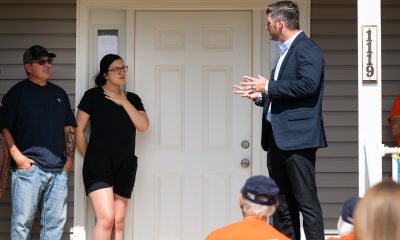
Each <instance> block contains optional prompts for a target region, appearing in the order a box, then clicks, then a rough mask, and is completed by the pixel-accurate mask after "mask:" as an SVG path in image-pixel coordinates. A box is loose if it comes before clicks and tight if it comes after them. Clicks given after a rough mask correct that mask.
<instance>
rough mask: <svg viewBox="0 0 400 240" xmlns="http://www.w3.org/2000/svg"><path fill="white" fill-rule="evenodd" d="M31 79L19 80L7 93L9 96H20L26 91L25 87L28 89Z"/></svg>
mask: <svg viewBox="0 0 400 240" xmlns="http://www.w3.org/2000/svg"><path fill="white" fill-rule="evenodd" d="M28 81H29V80H28V79H24V80H21V81H19V82H17V83H16V84H14V85H13V86H12V87H11V88H10V89H9V90H8V91H7V93H6V96H7V97H10V96H14V95H16V96H18V95H19V93H22V92H23V91H24V89H26V88H27V87H29V82H28Z"/></svg>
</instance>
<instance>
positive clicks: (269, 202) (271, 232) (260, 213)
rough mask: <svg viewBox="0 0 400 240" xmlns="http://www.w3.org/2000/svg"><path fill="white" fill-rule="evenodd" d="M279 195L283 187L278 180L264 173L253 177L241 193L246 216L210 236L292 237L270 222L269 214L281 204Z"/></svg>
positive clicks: (217, 239)
mask: <svg viewBox="0 0 400 240" xmlns="http://www.w3.org/2000/svg"><path fill="white" fill-rule="evenodd" d="M278 198H279V188H278V186H277V185H276V184H275V181H274V180H272V179H271V178H269V177H266V176H262V175H257V176H253V177H251V178H249V179H248V180H247V181H246V183H245V185H244V186H243V188H242V191H241V196H240V208H241V209H242V212H243V217H244V219H243V220H242V221H240V222H236V223H233V224H230V225H228V226H225V227H223V228H220V229H217V230H215V231H213V232H212V233H210V234H209V235H208V236H207V237H206V240H240V239H246V240H288V239H289V238H288V237H286V236H285V235H283V234H282V233H280V232H279V231H278V230H276V229H275V228H273V227H272V226H271V225H269V224H268V217H269V216H271V215H272V214H274V212H275V210H276V209H277V207H278V205H279V201H278Z"/></svg>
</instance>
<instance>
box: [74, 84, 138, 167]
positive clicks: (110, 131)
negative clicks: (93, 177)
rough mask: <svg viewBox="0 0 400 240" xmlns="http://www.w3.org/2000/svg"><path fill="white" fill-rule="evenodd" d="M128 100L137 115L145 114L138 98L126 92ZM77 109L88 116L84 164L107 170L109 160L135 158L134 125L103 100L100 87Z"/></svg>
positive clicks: (120, 111) (107, 101) (112, 103)
mask: <svg viewBox="0 0 400 240" xmlns="http://www.w3.org/2000/svg"><path fill="white" fill-rule="evenodd" d="M127 99H128V101H129V102H130V103H131V104H132V105H133V106H134V107H135V108H136V109H137V110H138V111H145V110H144V107H143V104H142V101H141V99H140V98H139V96H138V95H136V94H134V93H131V92H128V93H127ZM78 108H79V109H80V110H82V111H84V112H85V113H87V114H89V115H90V120H89V121H90V139H89V143H88V147H87V150H86V153H85V163H87V162H93V163H94V162H95V163H96V165H97V166H98V167H101V166H102V165H103V164H104V167H106V164H107V163H106V162H108V161H112V159H113V161H115V159H131V158H133V157H134V154H135V137H136V128H135V125H134V124H133V123H132V121H131V119H130V118H129V115H128V113H127V112H126V111H125V110H124V108H123V107H121V106H118V105H117V104H115V103H114V102H113V101H111V100H109V99H107V98H105V95H104V90H103V88H102V87H95V88H92V89H89V90H88V91H86V92H85V94H84V96H83V98H82V100H81V102H80V103H79V106H78ZM90 165H91V164H90Z"/></svg>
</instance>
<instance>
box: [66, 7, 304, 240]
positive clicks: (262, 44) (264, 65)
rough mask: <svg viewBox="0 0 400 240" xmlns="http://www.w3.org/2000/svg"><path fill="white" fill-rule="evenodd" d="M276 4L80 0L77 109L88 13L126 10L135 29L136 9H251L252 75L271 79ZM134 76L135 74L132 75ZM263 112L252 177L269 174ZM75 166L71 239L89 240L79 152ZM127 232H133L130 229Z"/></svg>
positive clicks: (84, 80) (84, 74) (128, 37)
mask: <svg viewBox="0 0 400 240" xmlns="http://www.w3.org/2000/svg"><path fill="white" fill-rule="evenodd" d="M272 2H274V1H270V0H268V1H267V2H266V1H265V0H256V1H252V2H248V1H245V0H236V1H228V0H203V1H202V2H199V1H197V0H136V1H134V0H114V1H108V0H77V22H76V84H75V86H76V87H75V109H76V107H77V105H78V103H79V101H80V99H81V98H82V96H83V94H84V92H85V91H86V90H87V89H88V79H90V78H91V76H89V75H88V74H89V64H88V63H89V57H90V55H89V49H88V46H89V37H90V36H89V32H90V29H89V13H90V10H94V9H119V10H121V9H122V10H126V25H125V26H134V23H135V22H134V21H135V11H136V10H251V11H252V12H253V73H252V74H253V75H257V74H262V75H264V76H269V71H270V69H269V57H268V55H267V53H268V44H269V40H268V36H267V34H266V32H265V30H264V26H265V25H264V15H265V6H266V5H267V4H269V3H272ZM296 2H297V3H298V5H299V9H300V13H301V15H300V26H301V28H302V29H303V30H304V31H305V32H306V33H309V32H310V10H311V6H310V2H311V0H298V1H296ZM125 33H126V34H125V43H129V42H133V40H134V29H133V28H131V27H126V29H125ZM134 53H135V49H134V44H126V47H125V54H122V55H125V56H126V57H125V61H126V62H127V64H128V65H131V66H134V65H135V63H134V60H135V59H134V57H133V56H134ZM129 75H130V76H131V77H133V76H134V73H132V74H129ZM134 89H135V86H134V81H127V85H126V90H128V91H134ZM261 114H262V111H260V109H259V108H253V114H252V117H253V129H252V136H253V137H252V143H253V144H252V156H253V157H252V160H253V161H252V174H253V175H254V174H267V169H266V164H265V159H266V153H265V152H264V151H263V150H262V149H261V146H260V144H258V143H260V139H261V124H260V122H261V121H260V119H261ZM75 156H76V157H75V164H74V166H75V167H74V172H75V174H74V183H75V184H74V225H73V229H71V231H72V232H73V234H72V239H76V240H78V239H79V240H84V239H86V234H87V233H86V229H87V227H86V223H87V219H86V212H87V209H86V208H87V206H86V205H87V204H86V195H85V190H84V186H83V180H82V175H81V172H82V165H83V158H82V157H81V156H80V154H79V153H78V152H76V155H75ZM132 225H133V223H132V222H126V226H132ZM127 231H130V230H128V229H127Z"/></svg>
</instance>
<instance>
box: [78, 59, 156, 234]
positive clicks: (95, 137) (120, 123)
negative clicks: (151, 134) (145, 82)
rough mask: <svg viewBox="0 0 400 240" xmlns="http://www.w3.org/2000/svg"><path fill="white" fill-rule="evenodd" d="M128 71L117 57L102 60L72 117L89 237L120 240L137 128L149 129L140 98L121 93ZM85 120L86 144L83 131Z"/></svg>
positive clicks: (132, 175) (132, 176) (134, 161)
mask: <svg viewBox="0 0 400 240" xmlns="http://www.w3.org/2000/svg"><path fill="white" fill-rule="evenodd" d="M127 70H128V67H127V66H125V63H124V61H123V60H122V58H121V57H120V56H118V55H115V54H108V55H106V56H104V57H103V59H102V60H101V62H100V71H99V73H98V74H97V75H96V79H95V82H96V85H97V87H94V88H92V89H89V90H88V91H86V92H85V94H84V96H83V98H82V100H81V102H80V103H79V106H78V113H77V116H76V120H77V123H78V128H77V131H76V143H77V147H78V150H79V152H80V153H81V154H82V156H84V163H83V169H82V174H83V181H84V185H85V191H86V194H87V195H88V196H89V198H90V201H91V202H92V205H93V209H94V212H95V215H96V226H95V228H94V233H93V238H94V239H123V232H124V220H125V214H126V209H127V205H128V199H129V198H131V195H132V190H133V186H134V183H135V176H136V169H137V158H136V156H135V136H136V130H138V131H140V132H145V131H146V130H147V129H148V127H149V120H148V118H147V115H146V112H145V110H144V107H143V104H142V101H141V99H140V98H139V96H138V95H136V94H134V93H131V92H127V93H125V92H124V91H122V90H121V86H122V85H123V84H125V80H126V72H127ZM89 122H90V139H89V142H88V141H87V139H86V137H85V134H84V130H85V128H86V127H87V125H88V123H89Z"/></svg>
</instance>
